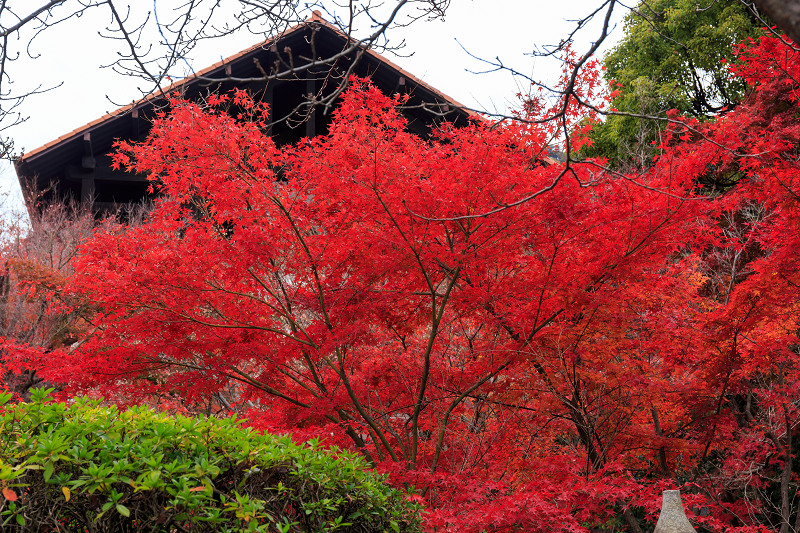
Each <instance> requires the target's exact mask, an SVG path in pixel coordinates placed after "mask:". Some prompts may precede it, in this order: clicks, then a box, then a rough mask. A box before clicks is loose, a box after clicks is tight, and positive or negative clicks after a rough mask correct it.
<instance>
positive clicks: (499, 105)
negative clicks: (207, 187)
mask: <svg viewBox="0 0 800 533" xmlns="http://www.w3.org/2000/svg"><path fill="white" fill-rule="evenodd" d="M161 1H162V0H159V2H161ZM130 3H131V4H132V6H133V7H134V8H136V9H139V8H141V9H143V10H147V9H149V8H152V3H151V0H131V2H130ZM599 4H600V0H562V1H560V2H558V1H556V2H554V1H552V0H452V2H451V4H450V7H449V9H448V10H447V12H446V16H445V19H444V20H443V21H442V20H433V21H428V20H419V21H416V22H414V23H413V24H411V25H410V26H408V27H406V28H398V29H395V30H393V31H392V32H391V33H390V34H389V35H390V38H391V39H392V41H393V42H397V41H400V40H404V41H405V43H406V46H405V48H404V49H403V51H402V53H403V56H393V55H387V56H388V57H389V59H390V60H392V61H393V62H395V63H397V64H398V65H400V66H401V67H403V68H404V69H406V70H407V71H409V72H410V73H412V74H413V75H415V76H417V77H418V78H421V79H422V80H424V81H425V82H427V83H429V84H430V85H432V86H433V87H436V88H437V89H439V90H440V91H442V92H443V93H445V94H447V95H448V96H450V97H452V98H454V99H455V100H457V101H459V102H461V103H462V104H464V105H466V106H469V107H474V108H478V109H485V110H489V111H494V110H499V111H504V110H507V109H508V107H509V105H513V102H514V100H515V97H514V95H515V94H516V93H518V92H525V91H526V90H527V89H528V86H527V85H526V84H525V83H524V82H523V81H521V80H515V79H514V78H512V76H510V75H509V74H508V73H496V74H485V73H484V74H475V73H473V72H474V71H481V70H485V69H486V65H484V64H482V63H481V62H480V61H478V60H476V59H474V58H472V57H470V55H469V54H473V55H475V56H478V57H481V58H486V59H494V58H500V59H501V60H502V61H503V63H504V64H506V65H508V66H512V67H513V68H515V69H516V70H518V71H520V72H522V73H523V74H525V75H529V76H531V77H533V78H535V79H539V80H544V81H553V80H554V79H555V78H557V76H558V72H559V68H558V66H557V65H556V64H555V63H554V62H553V63H550V62H547V61H545V60H543V59H535V58H533V57H531V56H530V55H529V53H530V52H531V51H532V50H533V49H534V48H535V47H537V46H539V47H542V46H545V45H553V44H556V43H558V42H559V41H560V40H561V39H562V38H563V37H564V36H565V35H566V34H567V33H568V32H569V31H571V30H572V29H574V27H575V23H574V22H571V21H574V20H576V19H579V18H581V17H583V16H585V15H586V14H588V13H590V12H591V11H593V10H594V9H596V8H597V7H598V5H599ZM617 9H618V12H617V13H616V14H615V17H614V21H613V24H614V25H615V28H614V30H613V31H612V33H611V36H610V37H609V38H608V39H607V40H606V42H605V45H604V47H603V49H604V50H607V49H608V48H609V47H610V46H612V45H613V44H614V42H615V41H616V40H617V39H619V38H620V36H621V35H622V30H623V28H622V17H623V16H624V12H623V8H621V7H618V8H617ZM106 23H107V20H106V15H105V14H101V13H100V12H98V13H97V14H96V15H94V16H93V15H92V14H87V15H85V16H84V17H82V18H81V19H73V20H70V21H67V22H65V23H63V24H62V25H60V26H57V27H55V28H51V29H49V30H48V31H47V32H46V33H43V34H41V35H40V36H39V37H38V38H37V39H36V40H35V41H34V46H33V48H32V52H33V53H35V54H38V55H39V57H38V58H37V59H36V60H30V59H27V58H24V57H23V58H22V59H20V60H19V61H16V62H14V63H12V64H11V65H10V69H9V70H10V76H11V79H12V81H13V82H14V83H15V86H16V87H18V88H19V90H22V89H24V88H30V87H33V86H35V85H38V84H44V85H56V84H58V83H61V86H60V87H58V88H56V89H53V90H52V91H49V92H48V93H46V94H41V95H36V96H33V97H30V98H28V99H27V100H26V101H25V102H24V104H23V106H22V107H21V108H20V110H21V112H22V114H23V115H24V116H27V117H29V118H28V119H27V121H26V122H25V123H23V124H20V125H18V126H15V127H13V128H11V129H9V130H6V131H5V132H4V133H6V134H8V135H10V136H11V137H12V138H14V140H15V145H16V149H17V151H20V150H24V151H29V150H32V149H34V148H37V147H39V146H41V145H43V144H45V143H47V142H49V141H52V140H54V139H56V138H57V137H59V136H61V135H64V134H65V133H68V132H70V131H72V130H74V129H76V128H78V127H80V126H82V125H84V124H86V123H88V122H90V121H92V120H94V119H96V118H99V117H100V116H102V115H103V114H105V113H108V112H109V111H113V110H114V109H116V108H117V107H119V106H121V105H124V104H127V103H130V102H131V101H133V100H134V99H135V98H136V97H137V96H140V95H141V93H140V92H139V91H138V90H137V87H139V86H141V85H142V82H141V80H137V79H133V78H126V77H123V76H120V75H118V74H115V73H113V72H112V71H111V70H110V69H103V68H101V65H103V64H108V63H111V62H113V61H114V59H115V53H116V51H117V49H115V48H114V43H112V42H110V41H108V40H104V39H102V38H100V37H99V36H98V34H97V32H98V30H99V29H100V28H101V27H102V26H103V25H104V24H106ZM597 35H598V27H597V26H596V25H595V26H589V27H588V28H586V29H584V30H582V31H581V32H580V33H579V34H578V39H577V40H576V43H575V45H574V48H575V50H576V51H577V52H579V53H583V52H584V51H585V50H588V48H589V46H590V45H591V43H592V41H593V40H594V39H596V38H597ZM261 40H262V37H261V36H257V35H252V34H241V35H239V36H235V37H230V38H224V39H220V40H216V41H213V44H212V45H209V46H204V47H202V49H198V50H197V51H196V52H195V53H194V54H193V56H192V57H191V58H190V61H191V65H192V67H193V68H194V69H195V70H200V69H202V68H204V67H206V66H208V65H210V64H212V63H215V62H217V61H219V60H220V59H222V58H224V57H227V56H229V55H232V54H235V53H236V52H238V51H240V50H242V49H244V48H246V47H248V46H251V45H253V44H257V43H258V42H260V41H261ZM465 50H466V51H465ZM468 52H469V53H468ZM0 190H2V191H7V192H9V193H10V195H11V197H12V201H11V202H10V206H11V207H17V208H18V207H19V206H20V205H21V201H20V200H19V198H20V196H19V185H18V183H17V179H16V174H15V173H14V170H13V168H11V166H10V165H9V164H4V165H3V166H2V167H0Z"/></svg>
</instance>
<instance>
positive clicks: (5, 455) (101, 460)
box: [0, 390, 420, 532]
mask: <svg viewBox="0 0 800 533" xmlns="http://www.w3.org/2000/svg"><path fill="white" fill-rule="evenodd" d="M7 401H8V397H3V398H0V404H4V403H6V402H7ZM2 409H3V410H2V411H0V490H1V491H2V495H0V530H2V531H14V529H15V528H18V529H19V530H20V531H22V530H24V531H26V532H27V531H92V532H95V531H96V532H123V531H137V532H138V531H193V532H196V531H215V532H216V531H271V532H275V531H280V532H288V531H335V530H336V531H339V530H341V531H365V532H366V531H392V530H394V531H418V530H419V529H420V525H419V518H418V509H417V506H416V504H414V503H412V502H410V501H409V500H408V499H407V498H406V496H407V495H406V494H404V493H402V492H401V491H398V490H396V489H392V488H390V487H388V486H387V485H386V484H384V482H383V479H382V478H381V477H380V476H378V475H376V474H374V473H372V472H369V471H367V470H366V464H365V462H364V461H363V460H362V459H361V458H360V457H358V456H356V455H353V454H350V453H347V452H344V451H339V450H333V452H334V454H335V456H336V457H335V458H333V457H332V456H331V455H330V452H329V451H324V450H322V449H321V448H320V447H319V446H318V445H316V444H314V443H310V444H308V445H305V446H298V445H295V444H293V443H292V442H291V441H290V440H289V439H288V438H286V437H276V436H272V435H261V434H258V433H256V432H253V431H250V430H248V429H246V428H243V427H241V426H240V424H239V423H237V422H236V420H234V419H215V418H192V417H184V416H169V415H166V414H162V413H158V412H153V411H151V410H149V409H147V408H144V407H137V408H132V409H129V410H127V411H122V412H120V411H118V410H117V409H116V408H114V407H106V406H102V405H100V404H99V403H98V402H96V401H92V400H88V399H84V398H79V399H76V400H75V402H74V403H72V404H71V405H66V404H64V403H52V402H48V396H47V391H42V390H39V391H36V392H35V393H34V395H33V398H32V400H31V402H30V403H20V404H16V405H8V406H6V407H5V408H2Z"/></svg>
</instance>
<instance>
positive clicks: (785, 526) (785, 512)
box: [780, 405, 792, 533]
mask: <svg viewBox="0 0 800 533" xmlns="http://www.w3.org/2000/svg"><path fill="white" fill-rule="evenodd" d="M783 417H784V421H785V423H786V446H785V449H786V456H785V458H784V463H783V472H782V475H781V530H780V533H789V520H790V519H791V513H792V509H791V507H790V504H791V502H790V500H789V482H790V481H791V479H792V422H791V420H790V419H789V413H788V412H787V409H786V405H784V406H783Z"/></svg>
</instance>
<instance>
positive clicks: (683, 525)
mask: <svg viewBox="0 0 800 533" xmlns="http://www.w3.org/2000/svg"><path fill="white" fill-rule="evenodd" d="M653 533H697V530H696V529H695V528H694V527H692V523H691V522H689V519H688V518H686V513H685V512H684V511H683V502H681V491H679V490H665V491H664V495H663V497H662V500H661V515H660V516H659V517H658V522H657V523H656V529H655V530H654V531H653Z"/></svg>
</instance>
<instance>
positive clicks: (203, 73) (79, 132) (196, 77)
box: [19, 11, 480, 161]
mask: <svg viewBox="0 0 800 533" xmlns="http://www.w3.org/2000/svg"><path fill="white" fill-rule="evenodd" d="M311 24H319V25H320V26H323V27H325V28H327V29H328V30H330V31H333V32H334V33H336V34H337V35H338V36H339V37H340V38H342V39H345V40H346V41H347V42H348V43H350V44H357V43H358V41H356V40H355V39H353V38H352V37H349V36H347V35H345V34H344V33H342V31H341V30H340V29H339V28H337V27H336V26H334V25H333V24H331V23H329V22H328V21H326V20H324V19H323V18H322V17H321V16H320V15H319V13H318V12H316V11H315V12H314V15H313V16H312V17H311V18H309V19H308V20H306V21H305V22H303V23H300V24H297V25H295V26H292V27H291V28H288V29H286V30H285V31H283V32H281V33H280V34H278V35H275V36H272V37H270V38H268V39H266V40H264V41H262V42H260V43H258V44H256V45H253V46H251V47H249V48H246V49H245V50H242V51H241V52H238V53H236V54H234V55H232V56H229V57H227V58H225V59H223V60H221V61H218V62H216V63H214V64H213V65H210V66H209V67H206V68H204V69H202V70H200V71H198V72H196V73H195V74H193V75H192V76H189V77H186V78H184V79H182V80H179V81H176V82H174V83H172V84H170V85H169V86H167V87H165V88H163V89H161V90H159V91H158V92H156V93H151V94H149V95H147V96H146V97H144V98H142V99H141V100H139V101H137V102H134V103H131V104H129V105H126V106H122V107H120V108H119V109H117V110H115V111H112V112H110V113H107V114H105V115H103V116H102V117H100V118H98V119H96V120H93V121H91V122H89V123H88V124H85V125H83V126H80V127H79V128H76V129H74V130H73V131H71V132H69V133H66V134H64V135H62V136H60V137H58V138H57V139H54V140H53V141H50V142H48V143H47V144H44V145H42V146H40V147H38V148H36V149H34V150H30V151H29V152H26V153H24V154H22V156H20V158H19V159H20V161H30V160H32V159H35V158H37V157H39V156H41V155H42V154H44V153H46V152H48V151H49V150H50V149H51V148H53V147H55V146H58V145H60V144H62V143H64V142H67V141H70V140H73V139H76V138H78V137H81V136H83V135H84V134H85V133H87V132H91V131H92V129H94V128H95V127H96V126H98V125H100V124H102V123H104V122H106V121H107V120H113V119H114V118H117V117H119V116H122V115H124V114H126V113H128V112H130V111H132V110H133V109H136V108H138V107H142V106H145V105H147V104H149V103H153V102H156V101H158V100H161V99H163V98H164V95H166V94H169V93H171V92H175V91H180V90H181V89H183V88H184V87H187V86H189V85H192V84H193V83H196V82H199V81H201V80H202V79H203V78H208V77H210V75H212V74H214V73H215V72H217V71H220V70H223V69H224V68H225V67H226V66H227V65H229V64H231V63H233V62H235V61H237V60H239V59H241V58H243V57H246V56H247V55H249V54H252V53H253V52H256V51H259V50H267V49H269V47H270V46H272V45H273V44H276V43H278V42H279V41H281V40H283V39H286V38H287V37H289V36H290V35H292V34H294V33H296V32H298V31H303V30H306V29H308V28H309V27H310V25H311ZM364 53H366V54H367V55H369V56H371V57H372V58H373V59H375V60H377V61H379V62H380V63H382V64H385V65H386V66H388V67H390V68H391V69H393V70H395V71H397V73H398V74H399V75H400V76H403V77H404V78H406V80H407V82H406V83H410V84H411V85H416V86H419V87H422V88H424V89H426V90H427V91H429V92H431V93H432V94H434V95H436V96H437V97H438V98H440V99H442V100H443V101H445V102H447V103H448V104H449V105H452V106H453V107H454V108H458V109H464V110H466V109H467V108H466V107H465V106H463V105H462V104H460V103H458V102H457V101H456V100H454V99H452V98H450V97H449V96H447V95H446V94H444V93H442V92H441V91H439V90H437V89H435V88H434V87H432V86H430V85H429V84H427V83H425V82H424V81H422V80H421V79H419V78H417V77H416V76H414V75H413V74H411V73H410V72H408V71H406V70H405V69H403V68H401V67H400V66H398V65H396V64H395V63H393V62H392V61H389V60H388V59H386V58H385V57H383V56H382V55H380V54H378V53H377V52H375V51H374V50H371V49H365V50H364ZM220 81H225V80H224V79H220ZM467 114H468V115H469V116H471V117H480V115H478V114H477V113H475V112H473V111H467Z"/></svg>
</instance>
